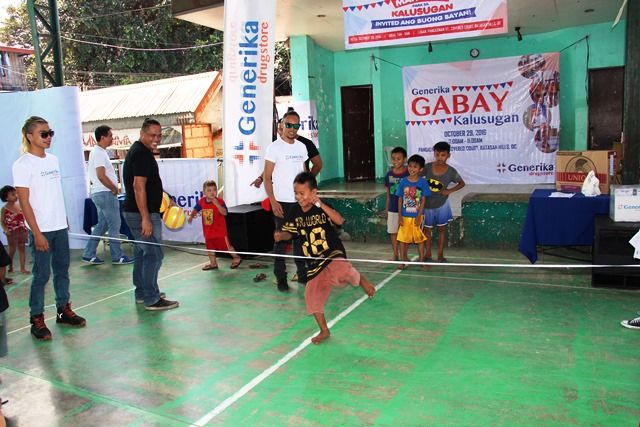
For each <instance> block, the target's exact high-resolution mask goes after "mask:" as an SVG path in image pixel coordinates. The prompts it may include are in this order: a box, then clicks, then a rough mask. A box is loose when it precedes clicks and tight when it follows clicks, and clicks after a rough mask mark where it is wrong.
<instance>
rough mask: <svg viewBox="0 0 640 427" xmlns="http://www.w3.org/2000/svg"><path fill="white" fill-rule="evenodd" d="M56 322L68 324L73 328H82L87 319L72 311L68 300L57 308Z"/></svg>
mask: <svg viewBox="0 0 640 427" xmlns="http://www.w3.org/2000/svg"><path fill="white" fill-rule="evenodd" d="M56 323H62V324H63V325H69V326H73V327H75V328H82V327H84V326H85V325H86V324H87V321H86V320H85V319H84V317H80V316H78V315H77V314H76V313H74V312H73V310H71V303H70V302H68V303H67V305H65V306H64V307H62V308H58V316H57V317H56Z"/></svg>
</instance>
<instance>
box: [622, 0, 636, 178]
mask: <svg viewBox="0 0 640 427" xmlns="http://www.w3.org/2000/svg"><path fill="white" fill-rule="evenodd" d="M624 63H625V66H624V116H623V121H624V124H623V127H622V128H623V132H624V164H623V170H622V183H623V184H638V182H639V179H638V178H639V175H640V116H639V115H640V0H628V2H627V36H626V52H625V62H624Z"/></svg>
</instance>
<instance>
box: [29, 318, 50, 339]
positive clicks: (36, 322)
mask: <svg viewBox="0 0 640 427" xmlns="http://www.w3.org/2000/svg"><path fill="white" fill-rule="evenodd" d="M31 335H33V336H34V337H35V338H37V339H39V340H50V339H51V331H50V330H49V328H47V325H45V323H44V314H38V315H37V316H31Z"/></svg>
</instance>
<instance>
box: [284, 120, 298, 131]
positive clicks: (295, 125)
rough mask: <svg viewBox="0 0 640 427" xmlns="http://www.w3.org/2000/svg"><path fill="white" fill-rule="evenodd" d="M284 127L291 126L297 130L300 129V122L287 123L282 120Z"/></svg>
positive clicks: (289, 127) (288, 127)
mask: <svg viewBox="0 0 640 427" xmlns="http://www.w3.org/2000/svg"><path fill="white" fill-rule="evenodd" d="M284 127H286V128H287V129H291V128H293V129H296V130H298V129H300V123H287V122H284Z"/></svg>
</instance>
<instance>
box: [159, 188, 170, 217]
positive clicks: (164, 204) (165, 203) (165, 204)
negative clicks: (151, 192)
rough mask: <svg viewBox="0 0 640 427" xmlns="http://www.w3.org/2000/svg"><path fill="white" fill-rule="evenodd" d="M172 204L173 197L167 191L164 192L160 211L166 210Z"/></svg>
mask: <svg viewBox="0 0 640 427" xmlns="http://www.w3.org/2000/svg"><path fill="white" fill-rule="evenodd" d="M169 206H171V198H170V197H169V195H168V194H167V193H162V203H160V213H162V212H164V211H166V210H167V209H169Z"/></svg>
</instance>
